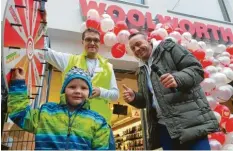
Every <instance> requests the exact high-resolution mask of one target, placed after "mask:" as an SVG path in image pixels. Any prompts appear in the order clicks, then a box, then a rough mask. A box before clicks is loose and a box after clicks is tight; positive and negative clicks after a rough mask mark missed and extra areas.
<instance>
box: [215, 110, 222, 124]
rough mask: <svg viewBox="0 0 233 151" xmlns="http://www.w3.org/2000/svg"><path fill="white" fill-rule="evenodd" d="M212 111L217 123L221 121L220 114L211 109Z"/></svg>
mask: <svg viewBox="0 0 233 151" xmlns="http://www.w3.org/2000/svg"><path fill="white" fill-rule="evenodd" d="M213 112H214V115H215V117H216V119H217V121H218V123H220V122H221V118H222V117H221V115H220V114H219V113H218V112H215V111H213Z"/></svg>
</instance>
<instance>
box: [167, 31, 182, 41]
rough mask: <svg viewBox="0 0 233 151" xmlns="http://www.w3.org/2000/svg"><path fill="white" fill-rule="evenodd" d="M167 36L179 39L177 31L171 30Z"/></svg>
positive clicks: (179, 35)
mask: <svg viewBox="0 0 233 151" xmlns="http://www.w3.org/2000/svg"><path fill="white" fill-rule="evenodd" d="M169 36H170V37H173V38H175V39H176V41H177V42H178V41H180V40H181V34H180V33H179V32H177V31H173V32H171V33H170V34H169Z"/></svg>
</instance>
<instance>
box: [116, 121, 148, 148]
mask: <svg viewBox="0 0 233 151" xmlns="http://www.w3.org/2000/svg"><path fill="white" fill-rule="evenodd" d="M114 137H115V141H116V149H117V150H143V136H142V126H141V124H140V125H138V126H134V127H132V128H129V129H127V130H125V131H123V135H122V136H121V135H120V134H116V135H115V136H114Z"/></svg>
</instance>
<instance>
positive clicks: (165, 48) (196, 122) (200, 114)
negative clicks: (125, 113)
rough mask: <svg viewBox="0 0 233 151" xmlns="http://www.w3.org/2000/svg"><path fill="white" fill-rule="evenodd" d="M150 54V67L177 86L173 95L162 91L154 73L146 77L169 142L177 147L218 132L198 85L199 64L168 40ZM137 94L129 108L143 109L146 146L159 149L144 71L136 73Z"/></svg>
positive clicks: (142, 69) (182, 48)
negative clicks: (172, 140) (171, 78)
mask: <svg viewBox="0 0 233 151" xmlns="http://www.w3.org/2000/svg"><path fill="white" fill-rule="evenodd" d="M154 49H156V50H155V51H154V53H153V54H152V57H153V63H152V64H156V65H157V66H158V67H159V68H160V70H161V71H162V72H163V73H171V74H172V75H173V76H174V78H175V80H176V82H177V84H178V87H177V91H176V92H174V91H171V89H167V88H165V87H164V86H163V85H162V84H161V83H160V81H159V77H158V75H157V74H156V73H154V72H152V73H151V75H150V77H151V81H152V86H153V89H154V93H155V96H156V98H157V100H158V104H159V106H160V108H161V111H162V117H163V119H164V122H165V125H166V127H167V129H168V132H169V134H170V136H171V138H176V139H179V140H180V142H181V143H184V142H187V141H191V140H195V139H198V138H201V137H204V136H207V134H208V133H211V132H214V131H218V122H217V120H216V118H215V116H214V114H213V112H212V111H211V109H210V107H209V104H208V102H207V99H206V97H205V95H204V92H203V90H202V89H201V87H200V83H201V81H202V80H203V77H204V72H203V70H202V66H201V64H200V63H199V61H198V60H197V59H196V58H195V57H194V56H193V55H192V54H191V53H190V52H189V51H188V50H186V49H185V48H184V47H182V46H180V45H178V44H176V43H175V42H173V41H172V40H170V39H167V40H165V41H163V42H161V43H160V44H159V45H158V47H156V48H154ZM138 87H139V91H138V92H137V93H136V92H135V95H136V96H135V99H134V101H133V102H131V103H130V104H131V105H132V106H134V107H136V108H146V109H147V121H148V123H147V124H148V134H149V137H148V140H147V142H148V146H149V148H147V149H156V148H159V147H160V145H159V135H158V129H157V127H158V126H157V124H158V119H157V116H156V115H157V113H156V110H155V109H154V108H153V107H152V95H151V93H150V91H149V89H148V86H147V77H146V67H145V66H142V67H140V70H139V73H138Z"/></svg>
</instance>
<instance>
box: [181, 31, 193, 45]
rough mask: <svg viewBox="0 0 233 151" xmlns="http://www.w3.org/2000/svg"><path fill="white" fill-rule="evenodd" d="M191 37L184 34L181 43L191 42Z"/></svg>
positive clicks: (187, 33) (188, 34)
mask: <svg viewBox="0 0 233 151" xmlns="http://www.w3.org/2000/svg"><path fill="white" fill-rule="evenodd" d="M191 39H192V35H191V34H190V33H189V32H184V33H183V34H182V36H181V42H182V43H184V44H187V43H189V42H190V41H191Z"/></svg>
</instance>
